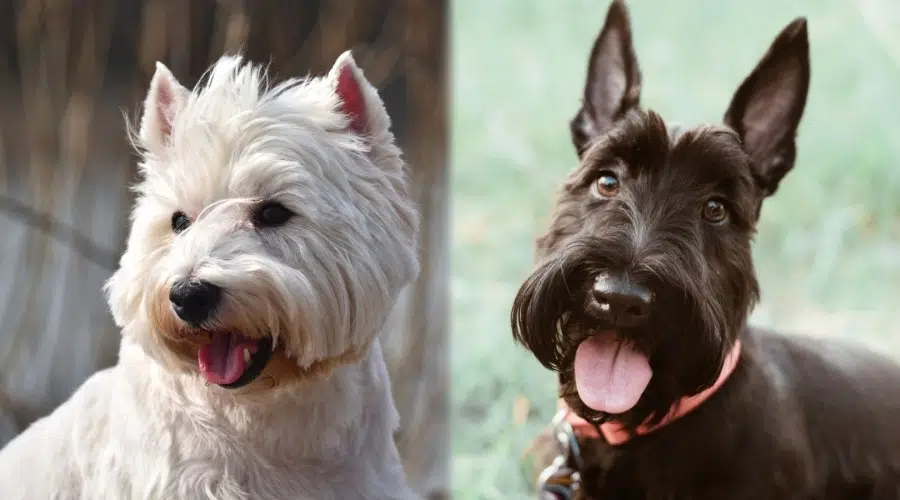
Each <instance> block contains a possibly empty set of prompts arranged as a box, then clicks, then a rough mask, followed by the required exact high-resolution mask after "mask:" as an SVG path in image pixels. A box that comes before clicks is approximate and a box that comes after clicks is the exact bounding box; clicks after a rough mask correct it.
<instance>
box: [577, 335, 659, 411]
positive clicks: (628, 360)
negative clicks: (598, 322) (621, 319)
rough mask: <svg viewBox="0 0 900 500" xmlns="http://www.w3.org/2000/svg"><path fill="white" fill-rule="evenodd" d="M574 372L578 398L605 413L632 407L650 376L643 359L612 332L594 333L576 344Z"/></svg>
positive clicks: (645, 387)
mask: <svg viewBox="0 0 900 500" xmlns="http://www.w3.org/2000/svg"><path fill="white" fill-rule="evenodd" d="M574 372H575V387H576V389H577V390H578V397H579V398H581V400H582V401H583V402H584V404H585V405H587V406H588V407H589V408H592V409H594V410H597V411H602V412H605V413H608V414H621V413H625V412H626V411H628V410H630V409H631V408H633V407H634V406H635V405H636V404H637V403H638V400H639V399H640V398H641V395H643V393H644V391H645V390H646V389H647V386H648V385H649V384H650V379H651V377H652V376H653V370H652V369H651V368H650V362H649V359H648V358H647V356H646V355H645V354H644V353H642V352H641V351H640V350H638V349H637V348H636V347H635V346H634V345H633V344H632V343H631V342H627V341H623V340H622V339H621V338H619V335H618V334H617V332H616V331H614V330H604V331H597V332H595V333H594V334H593V335H592V336H590V337H588V338H587V339H585V340H584V341H582V342H581V343H580V344H579V345H578V348H577V350H576V352H575V366H574Z"/></svg>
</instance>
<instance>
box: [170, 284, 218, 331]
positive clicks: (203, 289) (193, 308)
mask: <svg viewBox="0 0 900 500" xmlns="http://www.w3.org/2000/svg"><path fill="white" fill-rule="evenodd" d="M221 297H222V289H221V288H219V287H218V286H216V285H213V284H212V283H210V282H208V281H195V280H182V281H177V282H175V284H174V285H172V288H171V289H170V290H169V302H171V303H172V310H174V311H175V314H177V315H178V317H179V318H181V319H182V320H184V322H185V323H187V324H189V325H191V326H193V327H195V328H196V327H199V326H200V325H201V324H203V322H204V321H206V320H207V319H209V317H210V315H212V312H213V311H214V310H215V309H216V306H217V305H219V299H220V298H221Z"/></svg>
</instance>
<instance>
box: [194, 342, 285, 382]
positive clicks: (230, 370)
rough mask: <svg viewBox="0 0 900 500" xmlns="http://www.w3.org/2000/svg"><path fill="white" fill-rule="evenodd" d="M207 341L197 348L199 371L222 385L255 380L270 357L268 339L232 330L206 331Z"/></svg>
mask: <svg viewBox="0 0 900 500" xmlns="http://www.w3.org/2000/svg"><path fill="white" fill-rule="evenodd" d="M209 339H210V342H209V344H206V345H204V346H202V347H200V350H199V351H198V352H197V364H198V365H199V367H200V375H201V376H202V377H203V378H205V379H206V380H207V381H208V382H210V383H213V384H216V385H219V386H222V387H224V388H226V389H237V388H239V387H243V386H245V385H247V384H249V383H250V382H253V381H254V380H256V378H257V377H259V375H260V374H261V373H262V371H263V370H264V369H265V368H266V365H267V364H269V360H271V359H272V351H273V345H272V339H271V337H266V338H262V339H251V338H247V337H244V336H243V335H241V334H239V333H235V332H209Z"/></svg>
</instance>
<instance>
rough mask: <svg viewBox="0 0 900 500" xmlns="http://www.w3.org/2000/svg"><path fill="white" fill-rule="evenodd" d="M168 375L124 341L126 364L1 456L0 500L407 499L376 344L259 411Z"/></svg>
mask: <svg viewBox="0 0 900 500" xmlns="http://www.w3.org/2000/svg"><path fill="white" fill-rule="evenodd" d="M136 372H141V373H140V375H138V374H137V373H136ZM162 377H168V378H167V379H165V380H162ZM172 377H173V376H172V375H169V374H166V373H165V372H163V371H162V370H161V369H160V368H159V367H156V366H154V365H153V364H152V362H150V361H149V360H148V359H147V358H146V357H145V355H144V354H143V353H141V352H140V350H139V349H138V348H136V347H135V346H133V345H129V344H128V343H127V341H126V342H125V343H124V344H123V348H122V352H121V361H120V363H119V365H117V366H116V367H114V368H111V369H109V370H106V371H103V372H100V373H98V374H96V375H94V376H93V377H92V378H91V379H89V380H88V382H86V383H85V385H84V386H82V387H81V389H79V391H78V392H77V393H76V394H75V395H74V396H73V397H72V399H70V400H69V401H67V402H66V403H65V404H63V405H62V406H61V407H60V408H59V409H57V411H56V412H54V413H53V414H51V415H50V416H49V417H47V418H45V419H42V420H39V421H38V422H36V423H35V424H34V425H33V426H32V427H31V428H29V429H28V430H27V431H26V432H24V433H23V434H22V435H20V436H19V437H18V438H16V439H15V440H14V441H13V442H12V443H10V445H9V446H8V447H7V448H6V449H5V450H4V451H3V453H2V454H0V471H2V475H0V491H2V492H3V498H4V499H9V498H13V499H26V498H27V499H29V500H32V499H44V498H48V499H49V498H58V499H79V500H82V499H83V500H88V499H90V500H106V499H109V500H126V499H176V498H177V499H182V498H183V499H207V498H208V499H217V500H218V499H221V500H231V499H235V500H237V499H240V500H251V499H254V500H255V499H272V500H276V499H305V498H309V499H317V500H320V499H321V500H324V499H331V498H333V499H336V500H337V499H340V500H343V499H354V498H360V499H362V498H367V499H370V498H371V499H374V498H383V499H388V498H390V499H393V498H398V499H399V498H410V497H411V493H410V492H409V491H408V490H407V486H406V484H405V479H404V476H403V471H402V467H401V465H400V460H399V457H398V455H397V451H396V447H395V446H394V444H393V439H392V433H393V431H394V429H395V427H396V425H397V415H396V411H395V410H394V408H393V405H392V403H391V398H390V394H389V391H390V389H389V385H388V379H387V374H386V370H385V366H384V361H383V359H382V356H381V350H380V347H379V346H378V345H377V344H376V345H375V346H374V347H373V349H372V353H371V354H370V356H369V357H368V358H367V359H365V360H364V361H362V362H361V363H360V364H356V365H349V366H344V367H341V368H338V369H337V370H336V371H335V373H334V374H333V375H332V376H331V377H330V378H329V379H328V380H326V381H322V382H316V383H315V384H318V385H320V386H321V387H315V388H313V389H314V390H310V389H311V388H310V387H309V386H307V387H304V389H303V390H302V392H301V391H297V392H296V393H293V391H289V390H285V391H283V392H282V393H281V394H278V395H270V396H267V398H268V399H267V400H266V401H265V404H259V405H254V404H251V405H247V404H241V405H236V404H229V403H228V400H230V399H232V398H233V396H231V395H230V394H228V393H226V392H224V390H223V389H219V388H212V387H206V386H205V385H203V384H201V383H199V382H197V379H190V378H188V377H183V376H182V377H183V378H182V380H181V381H179V382H178V383H176V384H174V387H173V386H172V383H173V380H172ZM188 381H190V382H188ZM385 391H387V394H386V393H385ZM298 394H302V396H298ZM276 398H277V400H276ZM211 401H215V403H216V404H212V405H211V404H209V403H210V402H211ZM260 403H262V401H260ZM263 407H264V408H265V410H262V409H261V408H263ZM31 464H41V466H39V467H33V466H31Z"/></svg>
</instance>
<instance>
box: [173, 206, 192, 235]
mask: <svg viewBox="0 0 900 500" xmlns="http://www.w3.org/2000/svg"><path fill="white" fill-rule="evenodd" d="M190 225H191V219H188V216H187V215H185V214H184V212H181V211H178V212H175V213H174V214H172V231H174V232H175V234H178V233H180V232H182V231H184V230H185V229H187V228H188V227H189V226H190Z"/></svg>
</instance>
